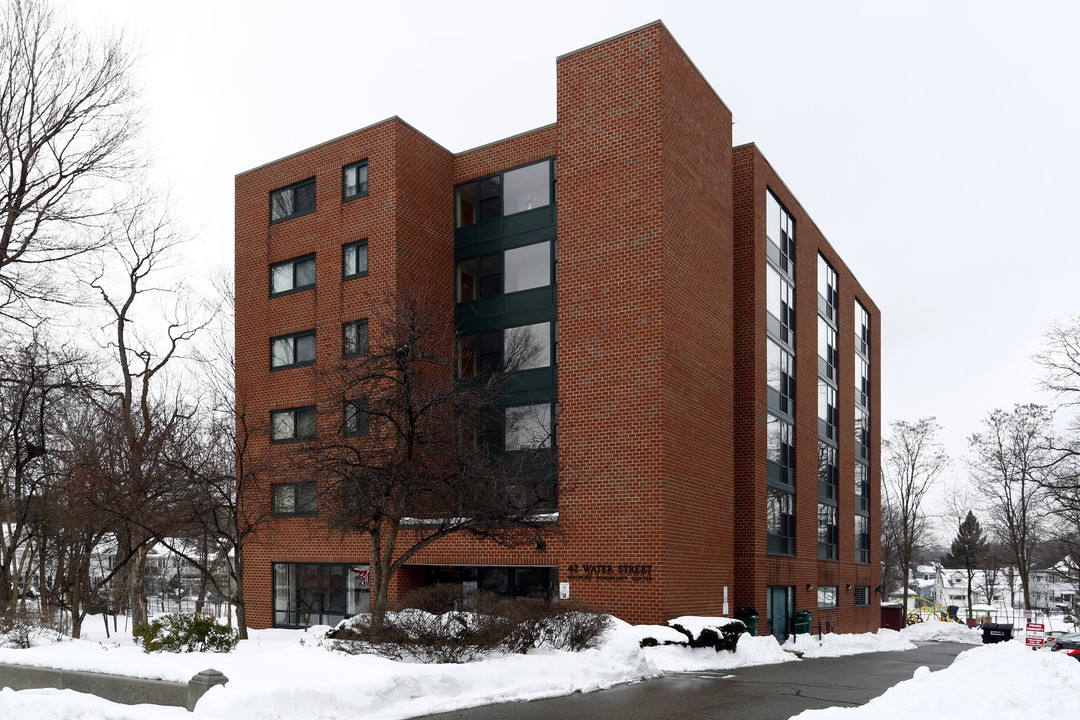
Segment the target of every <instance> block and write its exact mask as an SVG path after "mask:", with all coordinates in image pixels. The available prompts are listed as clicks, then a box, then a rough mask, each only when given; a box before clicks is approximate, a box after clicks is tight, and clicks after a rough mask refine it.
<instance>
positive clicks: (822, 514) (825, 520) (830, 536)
mask: <svg viewBox="0 0 1080 720" xmlns="http://www.w3.org/2000/svg"><path fill="white" fill-rule="evenodd" d="M817 518H818V560H836V559H837V558H838V557H839V549H840V522H839V520H838V519H837V513H836V506H835V505H826V504H824V503H818V506H817Z"/></svg>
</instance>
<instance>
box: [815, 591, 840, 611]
mask: <svg viewBox="0 0 1080 720" xmlns="http://www.w3.org/2000/svg"><path fill="white" fill-rule="evenodd" d="M836 588H837V586H836V585H818V589H817V606H818V610H831V609H833V608H835V607H836V595H837V593H836Z"/></svg>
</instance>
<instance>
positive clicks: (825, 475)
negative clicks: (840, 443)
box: [818, 441, 840, 502]
mask: <svg viewBox="0 0 1080 720" xmlns="http://www.w3.org/2000/svg"><path fill="white" fill-rule="evenodd" d="M839 496H840V468H839V467H838V466H837V464H836V448H835V447H833V446H832V445H830V444H829V443H825V442H820V441H819V442H818V499H819V500H831V501H832V502H836V501H837V499H839Z"/></svg>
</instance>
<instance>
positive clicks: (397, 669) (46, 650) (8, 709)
mask: <svg viewBox="0 0 1080 720" xmlns="http://www.w3.org/2000/svg"><path fill="white" fill-rule="evenodd" d="M681 620H683V621H684V623H686V622H689V621H690V620H696V621H699V622H701V623H702V624H708V621H707V619H700V618H698V619H688V618H682V619H681ZM722 622H725V621H724V620H723V619H713V624H719V623H722ZM96 625H98V624H97V623H88V625H87V627H88V628H90V629H91V631H93V628H94V627H95V626H96ZM325 630H326V628H322V629H312V630H309V631H307V632H302V631H294V630H259V631H252V632H251V639H250V640H247V641H244V642H241V643H240V646H239V647H238V648H237V649H236V651H234V652H233V653H231V654H228V655H218V654H196V653H193V654H187V655H168V654H155V655H147V654H145V653H143V652H142V650H141V649H139V648H138V647H135V646H134V645H133V644H132V642H131V639H130V635H121V636H119V637H116V636H114V637H113V638H112V639H109V640H106V639H104V638H103V637H96V636H91V637H90V638H89V639H86V640H78V641H68V642H62V643H55V644H45V645H41V646H38V647H34V648H30V649H27V650H10V649H4V650H0V662H5V663H9V662H10V663H21V664H32V665H42V666H50V667H59V668H65V669H78V670H91V671H98V672H111V673H121V674H128V675H133V676H137V677H154V678H161V679H166V680H182V681H185V680H187V679H189V678H190V677H191V676H192V675H194V674H195V673H197V672H199V671H200V670H204V669H206V668H215V669H218V670H221V671H222V672H224V673H225V675H227V676H228V677H229V683H228V685H227V686H225V687H219V688H214V689H212V690H211V691H210V692H209V693H207V695H206V696H205V697H204V698H203V699H202V700H201V701H200V702H199V704H198V706H197V708H196V711H195V713H194V714H190V713H187V712H186V711H185V710H183V709H182V708H162V707H158V706H152V705H136V706H126V705H118V704H115V703H111V702H107V701H105V700H101V699H99V698H95V697H93V696H88V695H82V694H79V693H75V692H72V691H69V690H63V691H61V690H23V691H20V692H14V691H12V690H7V689H5V690H3V691H0V719H3V720H8V719H10V720H16V719H18V720H23V719H25V718H35V720H39V719H40V720H59V719H60V718H65V719H66V718H79V719H80V720H120V719H125V720H170V719H173V718H175V719H179V718H189V717H194V718H196V719H197V718H228V720H244V719H246V718H260V719H261V718H273V719H274V720H291V719H293V718H296V719H297V720H299V719H300V718H304V719H307V718H322V719H324V720H332V719H333V718H376V717H377V718H380V719H383V720H392V719H394V718H407V717H412V716H416V715H422V714H426V713H431V712H436V711H448V710H453V709H458V708H464V707H470V706H474V705H480V704H487V703H493V702H504V701H510V700H527V699H536V698H543V697H552V696H556V695H565V694H568V693H572V692H590V691H593V690H599V689H602V688H606V687H611V686H613V685H616V684H619V683H624V682H635V681H640V680H647V679H649V678H654V677H658V676H660V675H662V674H664V673H671V672H684V671H700V670H706V669H731V668H738V667H745V666H748V665H760V664H767V663H778V662H800V661H801V662H812V661H813V660H812V659H811V658H815V657H825V656H838V655H850V654H855V653H863V652H876V651H881V650H905V649H910V648H912V647H914V645H913V644H912V642H913V641H915V642H924V641H932V640H943V641H949V642H968V643H971V644H977V643H980V642H981V637H982V636H981V634H980V633H979V632H978V631H974V630H968V629H966V628H964V627H961V626H959V625H957V624H955V623H938V622H933V623H922V624H920V625H916V626H914V627H912V628H907V629H905V630H904V631H903V632H899V633H897V632H893V631H889V630H882V631H880V632H878V633H875V634H872V635H871V634H867V635H826V636H824V638H823V640H821V641H819V640H818V639H817V636H813V635H800V636H798V637H797V638H795V639H794V640H789V641H788V643H787V644H785V646H784V647H783V648H782V647H781V646H780V645H779V644H778V643H777V642H776V641H775V640H773V639H772V638H767V637H758V638H749V637H744V638H743V639H742V640H741V641H740V642H739V646H738V650H737V651H736V652H734V653H730V652H720V653H717V652H715V651H713V650H709V649H697V650H695V649H690V648H681V647H672V646H660V647H652V648H644V649H642V648H640V647H639V642H640V639H641V638H642V637H644V636H652V637H657V636H658V635H659V636H661V637H659V638H658V639H660V640H661V641H663V639H664V634H665V633H672V632H674V631H672V630H671V629H670V628H664V627H657V626H639V627H633V626H630V625H627V624H625V623H620V622H616V624H615V626H614V627H613V628H612V630H611V631H610V632H609V633H608V635H607V637H606V638H605V642H604V643H603V644H602V645H601V647H599V648H598V649H595V650H587V651H585V652H582V653H565V652H560V651H553V650H548V651H534V652H531V653H529V654H528V655H510V656H506V657H501V658H494V659H489V660H485V661H482V662H479V663H472V664H468V665H422V664H415V663H402V662H393V661H390V660H385V659H382V658H377V657H370V656H347V655H341V654H337V653H333V652H329V651H327V650H326V649H324V648H323V647H322V646H320V645H319V642H318V641H319V637H320V634H321V632H323V631H325ZM668 636H669V637H671V639H678V638H677V637H676V636H675V635H668ZM1051 655H1053V657H1050V656H1051ZM800 656H801V657H802V658H804V659H803V660H799V657H800ZM961 657H962V658H964V662H963V663H959V662H958V663H956V664H954V666H953V668H950V669H947V670H943V671H940V672H938V673H933V674H932V675H931V674H930V673H929V672H928V671H926V672H923V670H920V671H919V672H917V673H916V677H915V678H914V679H913V680H911V681H908V682H906V683H901V685H899V686H897V688H894V689H893V690H891V691H890V693H897V692H899V693H901V697H905V696H903V693H905V692H908V693H913V694H914V695H915V696H922V694H926V693H930V695H931V696H932V699H933V702H935V703H940V704H941V707H964V708H968V707H972V706H971V702H972V701H971V699H970V698H968V695H969V694H970V693H969V687H970V688H971V689H972V691H974V692H976V693H978V694H980V696H981V697H983V698H985V697H986V696H994V693H996V692H998V690H999V689H1000V688H1001V687H1003V686H1006V685H1007V686H1008V687H1009V688H1010V689H1014V688H1017V687H1018V684H1017V682H1016V680H1017V679H1020V680H1021V681H1022V682H1023V683H1024V684H1025V685H1026V687H1024V689H1023V690H1024V691H1023V692H1010V693H1009V698H1010V702H1011V703H1014V704H1015V705H1016V707H1018V708H1021V709H1022V708H1024V707H1026V705H1025V703H1031V707H1032V708H1033V712H1034V711H1035V710H1037V713H1036V714H1033V715H1023V714H1022V713H1021V714H1019V715H1016V716H1015V717H1021V716H1023V717H1050V716H1051V715H1044V714H1042V713H1043V708H1048V707H1056V705H1048V703H1051V702H1057V701H1056V700H1051V699H1048V697H1047V696H1051V695H1053V696H1056V695H1059V694H1064V695H1065V696H1067V697H1071V698H1073V700H1072V705H1071V706H1069V707H1070V708H1071V711H1075V709H1076V708H1077V707H1080V702H1078V699H1080V663H1077V662H1076V661H1075V660H1071V659H1068V658H1064V657H1062V656H1061V655H1060V654H1058V655H1055V654H1052V653H1049V652H1037V653H1036V652H1031V651H1030V650H1026V648H1024V647H1023V641H1022V640H1021V641H1019V642H1012V643H1003V644H1000V645H992V646H987V647H985V648H982V647H980V648H976V649H975V650H974V651H969V652H968V653H965V654H964V655H962V656H961ZM1060 661H1067V662H1060ZM1070 664H1071V665H1070ZM1071 666H1076V667H1071ZM924 675H925V676H926V677H924ZM939 676H941V677H939ZM950 677H954V679H951V680H950V679H948V678H950ZM906 686H911V688H909V689H906V690H905V689H904V688H905V687H906ZM991 687H993V688H994V689H993V690H991V689H990V688H991ZM995 697H996V696H995ZM965 698H966V699H965ZM910 702H913V703H914V702H915V700H911V701H910ZM949 702H952V703H954V704H953V705H948V703H949ZM988 702H989V700H988ZM960 703H963V705H960ZM871 706H874V707H877V706H875V705H874V703H870V704H869V705H867V706H865V707H864V708H862V709H860V708H856V709H854V710H848V711H846V712H861V711H863V710H866V711H867V712H874V710H873V709H870V708H871ZM888 707H890V709H891V710H892V711H893V712H891V713H890V718H892V717H895V715H896V713H895V709H896V707H897V705H896V704H892V705H889V706H888ZM907 707H908V706H906V705H905V708H907ZM995 707H997V705H995ZM1062 707H1065V706H1062ZM911 708H912V709H913V711H914V709H915V708H919V711H920V713H922V710H923V709H925V708H923V707H922V706H921V705H919V706H916V705H912V706H911ZM998 709H1000V708H998ZM1018 712H1019V711H1018ZM922 714H923V715H924V716H926V714H925V713H922ZM1062 714H1064V713H1062ZM1068 714H1069V716H1071V715H1072V712H1070V713H1068ZM929 716H932V717H933V716H938V715H936V714H935V713H933V712H931V713H930V714H929ZM976 716H978V715H976ZM859 717H862V716H859ZM866 717H869V718H876V717H878V715H873V714H871V715H867V716H866ZM984 717H994V718H999V717H1005V716H1003V715H1000V714H994V713H988V714H985V715H984ZM1009 717H1012V716H1009ZM814 720H817V717H816V716H815V718H814Z"/></svg>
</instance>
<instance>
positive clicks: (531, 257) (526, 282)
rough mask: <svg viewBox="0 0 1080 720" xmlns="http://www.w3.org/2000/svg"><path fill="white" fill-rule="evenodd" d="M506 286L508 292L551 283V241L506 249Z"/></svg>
mask: <svg viewBox="0 0 1080 720" xmlns="http://www.w3.org/2000/svg"><path fill="white" fill-rule="evenodd" d="M505 257H506V270H505V272H506V287H505V290H506V292H508V293H512V292H518V291H520V290H529V289H531V288H536V287H543V286H544V285H549V284H551V243H550V242H542V243H536V244H534V245H526V246H525V247H519V248H514V249H512V250H507V251H506V253H505Z"/></svg>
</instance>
